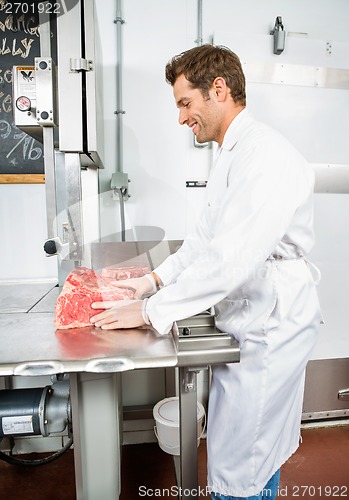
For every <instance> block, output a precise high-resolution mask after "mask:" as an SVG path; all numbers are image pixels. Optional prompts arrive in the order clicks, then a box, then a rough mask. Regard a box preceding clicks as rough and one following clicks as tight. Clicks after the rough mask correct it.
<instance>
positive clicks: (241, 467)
mask: <svg viewBox="0 0 349 500" xmlns="http://www.w3.org/2000/svg"><path fill="white" fill-rule="evenodd" d="M263 273H265V276H264V277H263V276H262V274H263ZM218 309H219V311H218V318H219V319H218V321H217V326H218V327H219V328H220V329H221V330H223V331H227V332H230V333H232V334H233V335H234V336H235V337H236V338H237V339H238V340H239V342H240V347H241V360H240V363H238V364H227V365H223V366H217V367H213V378H212V386H211V391H210V399H209V412H208V432H207V446H208V486H209V487H210V488H211V490H212V491H215V492H219V493H221V494H224V495H231V496H242V497H246V496H252V495H256V494H258V493H259V492H260V491H261V490H262V489H263V488H264V486H265V485H266V483H267V481H268V480H269V479H270V477H271V476H272V475H273V474H274V473H275V472H276V471H277V470H278V469H279V468H280V466H281V465H282V464H283V463H284V462H285V461H286V460H287V459H288V458H289V457H290V455H291V454H292V453H294V451H295V450H296V449H297V447H298V444H299V434H300V420H301V413H302V402H303V389H304V372H305V367H306V363H307V361H308V359H309V357H310V354H311V351H312V349H313V347H314V343H315V339H316V335H317V331H318V325H319V323H320V319H321V318H320V312H319V304H318V299H317V294H316V290H315V284H314V281H313V278H312V275H311V273H310V271H309V269H308V265H307V264H306V262H305V261H304V260H303V259H292V260H268V261H267V262H266V264H265V266H264V268H263V269H261V276H260V277H258V278H257V279H256V281H255V282H254V283H250V286H248V287H245V288H244V289H243V290H241V293H240V295H238V296H235V297H233V298H232V299H227V300H226V301H224V302H223V303H221V304H220V305H219V307H218Z"/></svg>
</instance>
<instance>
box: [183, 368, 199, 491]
mask: <svg viewBox="0 0 349 500" xmlns="http://www.w3.org/2000/svg"><path fill="white" fill-rule="evenodd" d="M196 379H197V372H196V371H192V370H191V369H190V368H187V367H181V368H179V418H180V420H179V422H180V427H179V428H180V446H181V453H180V477H179V484H178V486H179V491H180V494H179V499H180V500H182V498H185V499H194V498H195V499H196V498H198V496H197V492H198V448H197V384H196V382H197V380H196Z"/></svg>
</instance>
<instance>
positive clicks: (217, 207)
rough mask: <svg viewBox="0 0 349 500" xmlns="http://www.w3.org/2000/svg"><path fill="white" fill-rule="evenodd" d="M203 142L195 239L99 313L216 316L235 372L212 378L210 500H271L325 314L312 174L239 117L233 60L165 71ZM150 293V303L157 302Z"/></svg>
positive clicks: (184, 58)
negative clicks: (132, 295) (202, 197)
mask: <svg viewBox="0 0 349 500" xmlns="http://www.w3.org/2000/svg"><path fill="white" fill-rule="evenodd" d="M166 79H167V81H168V82H169V83H170V84H171V85H172V86H173V92H174V98H175V101H176V105H177V107H178V109H179V123H180V124H181V125H184V124H185V125H188V126H189V127H190V128H191V129H192V131H193V133H194V134H195V136H196V140H197V141H198V142H199V143H204V142H208V141H215V142H217V143H218V146H219V147H218V152H217V155H216V159H215V162H214V166H213V168H212V171H211V174H210V178H209V181H208V185H207V189H206V197H207V198H206V205H205V207H204V210H203V212H202V215H201V217H200V219H199V221H198V224H197V227H196V231H195V232H194V233H193V234H190V235H189V236H188V237H187V238H185V240H184V243H183V245H182V247H181V248H180V249H179V250H178V251H177V252H176V253H175V254H173V255H172V256H170V257H169V258H168V259H166V260H165V262H164V263H163V264H161V265H160V266H159V267H158V268H156V269H155V270H154V271H153V272H152V273H151V274H150V275H146V276H145V277H142V278H136V279H133V280H126V281H125V282H124V286H129V287H132V288H133V289H134V290H135V292H136V298H139V299H141V298H142V297H144V296H146V295H151V294H152V293H153V294H152V295H151V296H150V297H149V298H146V299H143V300H134V301H126V302H125V301H121V302H118V303H117V302H102V303H95V304H94V307H96V308H104V309H105V311H103V312H102V313H99V314H97V315H96V316H94V318H92V320H91V321H92V322H93V323H94V324H95V325H96V326H100V327H101V328H106V329H108V328H130V327H137V326H141V325H144V324H151V325H152V326H153V327H154V328H155V329H156V330H157V331H158V332H159V333H160V334H163V333H167V332H169V331H170V329H171V327H172V325H173V322H175V321H176V320H180V319H183V318H187V317H190V316H193V315H195V314H198V313H200V312H202V311H204V310H206V309H208V308H210V307H211V306H214V307H215V312H216V324H217V327H218V328H219V329H221V330H223V331H224V332H228V333H230V334H231V335H233V336H234V337H235V338H236V339H238V341H239V343H240V348H241V361H240V363H236V364H227V365H222V366H217V367H215V368H213V378H212V386H211V390H210V398H209V411H208V428H207V449H208V487H209V488H210V491H211V492H212V498H213V499H217V500H218V499H236V498H253V499H261V498H268V499H273V498H275V496H276V493H277V489H278V485H279V469H280V467H281V466H282V464H283V463H284V462H285V461H286V460H287V459H288V458H289V457H290V456H291V455H292V453H294V452H295V450H296V449H297V447H298V445H299V437H300V422H301V413H302V400H303V388H304V373H305V368H306V364H307V361H308V359H309V357H310V354H311V351H312V349H313V346H314V343H315V340H316V335H317V331H318V325H319V323H320V309H319V303H318V298H317V293H316V288H315V283H314V279H313V277H312V273H311V272H310V269H309V263H308V261H307V260H306V258H305V257H306V255H307V254H308V253H309V251H310V250H311V248H312V246H313V243H314V235H313V227H312V222H313V183H314V178H313V177H314V176H313V172H312V170H311V168H310V167H309V165H308V164H307V162H306V161H305V160H304V158H303V157H302V156H301V155H300V154H299V153H298V152H297V151H296V150H295V149H294V147H293V146H292V145H291V144H290V143H289V142H288V141H287V140H286V139H285V138H284V137H282V136H281V135H280V134H279V133H277V132H276V131H274V130H272V129H271V128H269V127H267V126H266V125H264V124H262V123H260V122H258V121H256V120H255V119H254V118H253V117H252V116H251V114H250V113H249V111H248V110H247V109H246V97H245V78H244V74H243V71H242V68H241V64H240V60H239V58H238V57H237V56H236V55H235V54H234V53H233V52H231V51H230V50H229V49H227V48H226V47H219V46H213V45H203V46H200V47H195V48H193V49H190V50H188V51H186V52H184V53H182V54H179V55H178V56H175V57H174V58H173V59H172V60H171V61H170V62H169V63H168V65H167V67H166ZM154 292H156V293H154Z"/></svg>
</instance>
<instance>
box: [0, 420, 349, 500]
mask: <svg viewBox="0 0 349 500" xmlns="http://www.w3.org/2000/svg"><path fill="white" fill-rule="evenodd" d="M302 437H303V443H302V444H301V446H300V447H299V449H298V450H297V452H296V453H295V454H294V455H293V456H292V457H291V458H290V459H289V460H288V462H286V464H284V466H283V467H282V469H281V485H280V490H279V491H280V499H281V498H286V499H293V500H295V499H297V498H302V499H305V500H307V499H308V500H309V499H313V500H314V499H319V500H321V499H322V498H331V499H333V498H337V497H338V498H348V497H349V426H336V427H321V428H316V429H303V430H302ZM26 458H30V457H26ZM33 458H37V455H35V456H34V457H33ZM121 484H122V493H121V497H120V500H137V499H140V498H151V496H150V493H152V497H153V498H176V497H175V496H173V495H172V496H168V495H167V496H166V494H165V493H164V494H163V495H162V496H159V494H158V491H159V490H161V491H162V490H163V489H166V488H167V489H168V488H171V487H175V485H176V482H175V475H174V467H173V460H172V457H171V455H168V454H166V453H164V452H163V451H162V450H161V449H160V448H159V446H158V445H157V444H143V445H130V446H124V448H123V456H122V483H121ZM199 485H200V486H201V487H202V488H204V487H205V485H206V446H205V441H204V440H202V441H201V444H200V447H199ZM146 491H148V497H147V496H145V495H144V492H146ZM199 498H210V497H209V496H202V495H201V496H200V497H199ZM0 499H1V500H75V499H76V497H75V481H74V456H73V451H68V452H67V453H65V454H64V455H63V456H62V457H60V458H59V459H58V460H56V461H55V462H52V463H51V464H48V465H43V466H39V467H18V466H15V465H9V464H7V463H5V462H1V461H0ZM96 500H103V499H102V498H101V499H96Z"/></svg>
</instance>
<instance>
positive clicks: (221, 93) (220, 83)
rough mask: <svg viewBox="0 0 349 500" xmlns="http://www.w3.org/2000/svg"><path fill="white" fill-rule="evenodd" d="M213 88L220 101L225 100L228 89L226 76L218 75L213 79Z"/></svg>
mask: <svg viewBox="0 0 349 500" xmlns="http://www.w3.org/2000/svg"><path fill="white" fill-rule="evenodd" d="M212 89H213V92H214V94H215V96H216V98H217V99H218V101H224V99H225V98H226V95H227V91H228V88H227V84H226V83H225V80H224V78H222V77H221V76H217V78H215V79H214V81H213V84H212Z"/></svg>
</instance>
